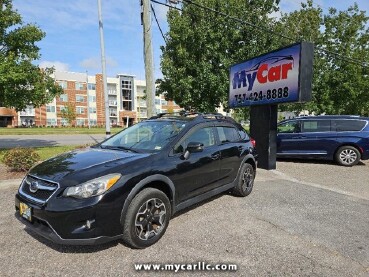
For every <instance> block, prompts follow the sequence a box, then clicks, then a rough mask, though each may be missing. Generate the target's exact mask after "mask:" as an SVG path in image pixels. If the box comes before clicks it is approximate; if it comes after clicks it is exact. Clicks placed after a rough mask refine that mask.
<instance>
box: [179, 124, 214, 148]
mask: <svg viewBox="0 0 369 277" xmlns="http://www.w3.org/2000/svg"><path fill="white" fill-rule="evenodd" d="M189 142H199V143H202V144H203V145H204V148H206V147H209V146H212V145H215V137H214V133H213V130H212V127H204V128H200V129H197V130H196V131H195V132H192V133H190V134H189V135H186V136H185V137H184V138H183V139H182V140H180V141H179V142H178V143H177V144H176V146H175V147H174V151H173V152H174V153H175V154H177V153H183V152H184V151H185V149H186V147H187V144H188V143H189Z"/></svg>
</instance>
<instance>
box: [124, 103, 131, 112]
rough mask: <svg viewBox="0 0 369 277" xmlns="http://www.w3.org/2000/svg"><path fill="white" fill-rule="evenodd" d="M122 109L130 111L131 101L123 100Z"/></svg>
mask: <svg viewBox="0 0 369 277" xmlns="http://www.w3.org/2000/svg"><path fill="white" fill-rule="evenodd" d="M123 110H126V111H132V102H131V101H123Z"/></svg>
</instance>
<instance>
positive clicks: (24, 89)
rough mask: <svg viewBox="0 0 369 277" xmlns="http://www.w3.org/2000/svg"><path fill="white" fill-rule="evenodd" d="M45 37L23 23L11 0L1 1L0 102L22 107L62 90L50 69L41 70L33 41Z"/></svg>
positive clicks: (48, 99) (34, 27) (44, 100)
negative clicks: (35, 63)
mask: <svg viewBox="0 0 369 277" xmlns="http://www.w3.org/2000/svg"><path fill="white" fill-rule="evenodd" d="M44 36H45V33H43V32H42V31H41V30H40V29H39V28H38V27H37V26H35V25H33V24H24V23H23V21H22V17H21V15H20V14H18V13H17V12H16V11H15V10H13V5H12V1H11V0H2V1H1V3H0V103H1V105H3V106H6V107H14V108H15V109H16V110H22V109H24V108H25V107H26V106H27V105H29V104H30V103H32V104H33V105H34V106H40V105H43V104H45V103H48V102H50V101H51V100H52V99H53V98H54V97H55V96H57V95H59V94H60V93H62V89H61V88H60V87H59V86H57V85H56V84H55V82H54V80H53V79H52V78H51V77H50V75H51V74H52V73H53V68H46V69H43V70H42V69H40V68H39V67H38V66H36V65H34V64H33V62H34V61H36V60H38V59H39V58H40V54H39V50H40V49H39V47H37V45H36V43H37V42H38V41H40V40H41V39H42V38H43V37H44Z"/></svg>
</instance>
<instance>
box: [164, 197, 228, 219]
mask: <svg viewBox="0 0 369 277" xmlns="http://www.w3.org/2000/svg"><path fill="white" fill-rule="evenodd" d="M229 194H230V192H227V191H225V192H223V193H221V194H218V195H215V196H212V197H211V198H208V199H206V200H203V201H201V202H199V203H196V204H193V205H191V206H189V207H187V208H185V209H183V210H180V211H179V212H177V213H175V214H174V215H173V216H172V218H171V219H173V218H176V217H179V216H182V215H184V214H186V213H188V212H190V211H192V210H194V209H197V208H199V207H201V206H204V205H206V204H207V203H209V202H212V201H214V200H216V199H218V198H221V197H223V196H225V195H229Z"/></svg>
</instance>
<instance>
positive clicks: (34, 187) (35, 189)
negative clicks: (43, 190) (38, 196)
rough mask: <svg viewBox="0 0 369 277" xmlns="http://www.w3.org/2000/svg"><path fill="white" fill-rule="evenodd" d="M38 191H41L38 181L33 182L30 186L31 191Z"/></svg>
mask: <svg viewBox="0 0 369 277" xmlns="http://www.w3.org/2000/svg"><path fill="white" fill-rule="evenodd" d="M38 189H39V184H38V182H37V181H33V182H31V184H30V185H29V191H30V192H32V193H35V192H36V191H37V190H38Z"/></svg>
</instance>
